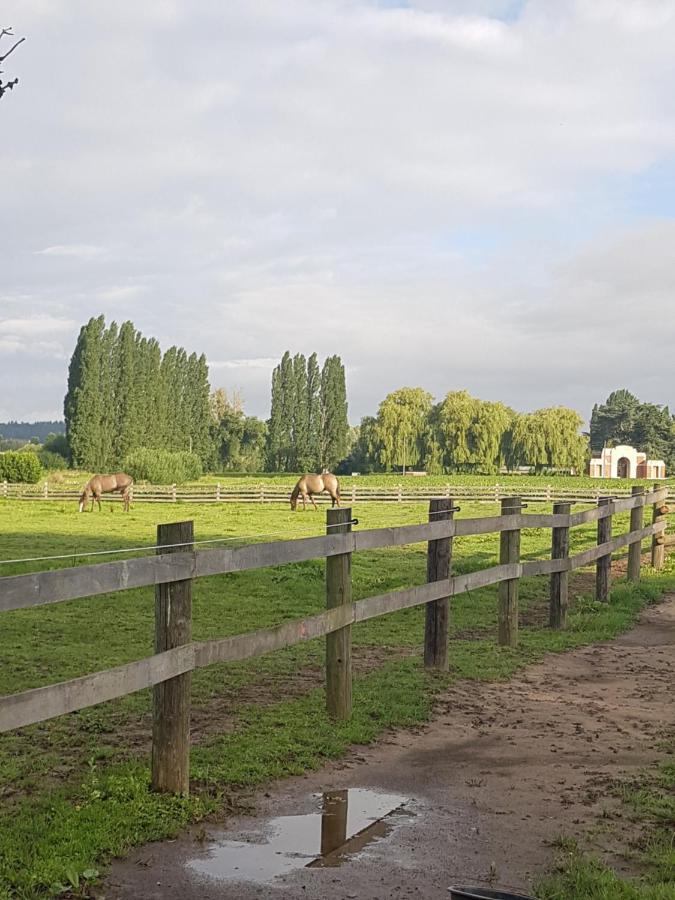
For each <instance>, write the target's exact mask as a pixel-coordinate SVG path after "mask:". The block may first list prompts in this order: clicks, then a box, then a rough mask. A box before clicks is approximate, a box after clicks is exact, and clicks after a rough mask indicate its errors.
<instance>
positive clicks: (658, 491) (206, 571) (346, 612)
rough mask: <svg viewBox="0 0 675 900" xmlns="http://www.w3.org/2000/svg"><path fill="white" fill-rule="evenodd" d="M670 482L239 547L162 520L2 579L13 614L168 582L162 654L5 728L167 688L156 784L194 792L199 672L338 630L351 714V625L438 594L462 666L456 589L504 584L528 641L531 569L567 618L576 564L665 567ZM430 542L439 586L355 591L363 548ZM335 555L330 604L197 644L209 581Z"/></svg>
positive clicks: (436, 611)
mask: <svg viewBox="0 0 675 900" xmlns="http://www.w3.org/2000/svg"><path fill="white" fill-rule="evenodd" d="M666 494H667V491H666V489H665V488H662V487H659V486H658V485H657V486H655V488H654V490H653V491H650V492H648V493H646V492H645V490H644V488H642V487H634V488H633V495H632V496H631V497H628V498H623V499H619V500H607V501H601V502H600V503H599V504H598V505H597V506H596V507H595V508H592V509H588V510H585V511H581V512H575V513H572V512H571V509H570V504H569V502H565V503H558V504H556V506H555V507H554V512H553V513H552V514H544V513H535V514H528V513H523V512H522V508H523V504H522V500H521V498H519V497H510V498H506V499H504V500H502V510H501V512H502V514H501V515H499V516H489V517H481V518H462V519H455V518H454V512H455V511H456V509H457V508H456V507H455V506H454V500H453V499H451V498H439V499H436V500H434V501H432V503H431V504H430V510H429V519H430V520H429V522H428V523H423V524H419V525H404V526H398V527H392V528H377V529H371V530H365V531H354V530H353V529H352V526H353V525H356V524H358V523H357V521H356V520H354V519H353V518H352V513H351V509H348V508H347V509H345V508H343V509H335V510H333V509H329V510H328V512H327V519H328V521H327V534H326V535H325V536H320V537H311V538H303V539H298V540H290V541H276V542H272V543H257V544H249V545H246V546H242V547H235V548H228V549H211V550H195V549H194V546H193V535H192V523H191V522H188V523H177V524H174V525H160V526H159V528H158V547H157V554H156V555H155V556H146V557H138V558H131V559H126V560H123V561H116V562H109V563H101V564H97V565H87V566H78V567H74V568H67V569H55V570H49V571H43V572H34V573H29V574H24V575H12V576H6V577H4V578H0V612H7V611H9V610H15V609H25V608H27V607H34V606H40V605H43V604H50V603H60V602H63V601H67V600H72V599H75V598H78V597H90V596H95V595H97V594H103V593H109V592H111V591H119V590H126V589H129V588H136V587H142V586H149V585H155V588H156V592H155V594H156V596H155V650H156V652H155V654H154V655H153V656H150V657H148V658H146V659H141V660H137V661H135V662H131V663H127V664H125V665H121V666H117V667H115V668H112V669H107V670H105V671H102V672H96V673H94V674H92V675H86V676H83V677H80V678H74V679H71V680H69V681H65V682H61V683H59V684H53V685H49V686H46V687H40V688H35V689H32V690H28V691H23V692H21V693H17V694H11V695H8V696H4V697H0V732H5V731H11V730H13V729H16V728H22V727H24V726H27V725H31V724H34V723H37V722H42V721H45V720H47V719H51V718H54V717H56V716H60V715H63V714H65V713H68V712H74V711H76V710H79V709H84V708H86V707H89V706H93V705H95V704H97V703H102V702H104V701H106V700H112V699H114V698H117V697H123V696H125V695H127V694H131V693H134V692H135V691H140V690H143V689H144V688H148V687H154V701H153V702H154V706H155V714H154V716H153V722H154V725H153V728H154V731H153V765H152V769H153V786H154V787H155V788H156V789H158V790H165V791H171V792H179V793H185V792H186V791H187V772H188V757H189V721H190V696H189V691H190V680H189V673H190V672H192V671H193V670H195V669H198V668H201V667H203V666H209V665H212V664H213V663H219V662H233V661H237V660H245V659H251V658H253V657H256V656H259V655H261V654H264V653H269V652H271V651H273V650H279V649H282V648H284V647H291V646H293V645H296V644H300V643H303V642H304V641H307V640H310V639H312V638H316V637H321V636H328V641H327V656H326V681H327V706H328V711H329V713H330V714H331V715H332V716H333V717H335V718H338V719H344V718H346V717H347V716H349V714H350V712H351V627H352V626H353V625H355V624H357V623H359V622H363V621H366V620H368V619H373V618H377V617H379V616H383V615H387V614H388V613H391V612H395V611H397V610H401V609H407V608H410V607H414V606H421V605H426V628H425V653H424V658H425V664H426V665H427V666H430V667H435V668H441V669H443V668H446V667H447V664H448V628H447V622H448V602H449V598H451V597H453V596H455V595H457V594H461V593H463V592H465V591H469V590H471V589H475V588H480V587H485V586H487V585H491V584H499V585H500V591H499V607H498V610H499V642H500V644H503V645H506V646H514V645H515V644H516V643H517V641H518V583H519V579H520V578H522V577H527V576H533V575H548V576H550V578H551V591H550V624H551V627H554V628H564V627H565V619H566V613H567V574H568V573H569V572H570V571H572V570H574V569H578V568H581V567H584V566H588V565H590V564H591V563H593V562H595V563H596V567H597V579H596V596H597V599H598V600H601V601H606V600H607V599H608V596H609V586H610V584H609V583H610V574H609V573H610V563H611V556H612V553H614V552H616V551H617V550H620V549H621V548H623V547H628V548H629V567H628V575H629V578H630V579H632V580H637V579H638V578H639V576H640V559H641V556H640V553H641V543H642V541H643V540H645V539H646V538H651V539H652V565H653V566H654V567H655V568H657V569H658V568H661V567H662V566H663V564H664V551H665V547H664V544H665V534H664V533H665V529H666V515H667V512H668V509H667V506H666V505H665V501H666ZM648 505H651V506H652V507H653V514H652V522H651V524H649V525H647V526H646V527H645V526H644V525H643V513H644V508H645V506H648ZM629 510H630V511H631V525H630V528H631V530H630V531H629V532H628V533H627V534H621V535H618V536H614V537H612V536H611V522H612V517H613V516H614V515H615V514H617V513H621V512H627V511H629ZM592 522H597V525H598V533H597V545H596V546H594V547H591V548H590V549H588V550H584V551H582V552H580V553H577V554H575V555H574V556H570V555H569V529H570V528H574V527H577V526H579V525H584V524H587V523H592ZM524 528H551V529H552V530H553V534H552V552H551V558H550V559H537V560H526V561H521V559H520V531H521V529H524ZM495 532H496V533H500V535H501V539H500V558H499V564H498V565H495V566H491V567H490V568H488V569H484V570H481V571H477V572H470V573H468V574H463V575H452V574H451V572H452V569H451V566H452V542H453V539H454V538H457V537H463V536H468V535H478V534H488V533H495ZM422 541H426V542H428V551H427V553H428V565H427V579H428V580H427V583H426V584H423V585H419V586H416V587H411V588H405V589H402V590H397V591H391V592H388V593H385V594H381V595H379V596H374V597H368V598H366V599H363V600H358V601H356V602H352V600H351V555H352V554H353V553H357V552H360V551H364V550H372V549H375V548H381V547H397V546H402V545H405V544H411V543H418V542H422ZM322 557H325V558H326V561H327V564H326V597H327V609H326V611H325V612H321V613H318V614H316V615H313V616H308V617H306V618H303V619H299V620H297V621H293V622H286V623H283V624H282V625H279V626H276V627H273V628H264V629H261V630H259V631H255V632H251V633H248V634H239V635H234V636H231V637H226V638H217V639H213V640H207V641H200V642H194V641H192V640H191V596H192V582H193V580H194V579H195V578H200V577H203V576H207V575H216V574H225V573H229V572H242V571H246V570H251V569H260V568H264V567H267V566H276V565H282V564H285V563H291V562H302V561H306V560H311V559H317V558H322Z"/></svg>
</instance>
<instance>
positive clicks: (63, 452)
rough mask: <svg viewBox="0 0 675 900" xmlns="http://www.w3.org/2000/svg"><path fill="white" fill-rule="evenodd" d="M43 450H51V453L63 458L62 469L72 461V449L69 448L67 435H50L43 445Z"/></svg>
mask: <svg viewBox="0 0 675 900" xmlns="http://www.w3.org/2000/svg"><path fill="white" fill-rule="evenodd" d="M42 449H43V450H49V452H50V453H58V454H59V456H62V457H63V459H64V463H62V465H61V468H63V466H64V465H67V464H68V460H69V459H70V447H69V446H68V440H67V438H66V436H65V434H48V435H47V437H46V438H45V441H44V444H43V445H42Z"/></svg>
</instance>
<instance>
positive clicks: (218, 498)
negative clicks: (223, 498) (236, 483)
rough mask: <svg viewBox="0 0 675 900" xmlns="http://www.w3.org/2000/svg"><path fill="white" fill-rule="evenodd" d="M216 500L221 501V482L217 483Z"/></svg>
mask: <svg viewBox="0 0 675 900" xmlns="http://www.w3.org/2000/svg"><path fill="white" fill-rule="evenodd" d="M216 500H217V501H220V482H218V483H217V484H216Z"/></svg>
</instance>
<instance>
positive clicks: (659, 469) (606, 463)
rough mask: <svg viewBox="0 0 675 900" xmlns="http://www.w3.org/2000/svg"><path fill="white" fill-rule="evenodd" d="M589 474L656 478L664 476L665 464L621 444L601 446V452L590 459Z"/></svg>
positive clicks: (595, 476)
mask: <svg viewBox="0 0 675 900" xmlns="http://www.w3.org/2000/svg"><path fill="white" fill-rule="evenodd" d="M589 474H590V476H591V478H648V479H656V480H658V479H661V478H665V477H666V464H665V463H664V461H663V460H662V459H647V454H646V453H639V452H638V451H637V450H636V449H635V447H628V446H627V445H626V444H621V445H620V446H618V447H603V448H602V454H601V455H600V456H599V457H598V458H596V459H592V460H591V464H590V470H589Z"/></svg>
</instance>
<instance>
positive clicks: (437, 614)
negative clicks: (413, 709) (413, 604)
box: [424, 497, 454, 672]
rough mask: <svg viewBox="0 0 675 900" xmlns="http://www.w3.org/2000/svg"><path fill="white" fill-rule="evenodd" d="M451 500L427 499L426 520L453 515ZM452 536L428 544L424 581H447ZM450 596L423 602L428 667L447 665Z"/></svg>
mask: <svg viewBox="0 0 675 900" xmlns="http://www.w3.org/2000/svg"><path fill="white" fill-rule="evenodd" d="M453 515H454V512H453V505H452V500H451V499H450V497H443V498H439V499H434V500H431V501H429V521H430V522H437V521H438V520H439V519H452V517H453ZM451 559H452V539H451V538H449V537H447V538H440V539H439V540H436V541H429V543H428V544H427V581H446V580H447V579H448V578H449V577H450V564H451ZM449 605H450V604H449V599H448V597H444V598H443V599H442V600H432V601H431V603H427V605H426V618H425V624H424V665H425V666H426V667H427V668H428V669H441V670H442V671H444V672H446V671H447V669H448V618H449Z"/></svg>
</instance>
